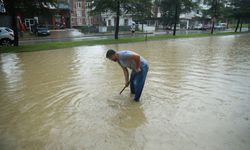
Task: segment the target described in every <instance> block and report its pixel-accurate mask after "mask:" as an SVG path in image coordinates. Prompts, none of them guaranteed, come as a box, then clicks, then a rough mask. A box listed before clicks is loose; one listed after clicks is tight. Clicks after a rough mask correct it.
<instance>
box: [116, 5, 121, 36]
mask: <svg viewBox="0 0 250 150" xmlns="http://www.w3.org/2000/svg"><path fill="white" fill-rule="evenodd" d="M119 21H120V1H119V0H118V1H117V7H116V25H115V39H116V40H118V33H119Z"/></svg>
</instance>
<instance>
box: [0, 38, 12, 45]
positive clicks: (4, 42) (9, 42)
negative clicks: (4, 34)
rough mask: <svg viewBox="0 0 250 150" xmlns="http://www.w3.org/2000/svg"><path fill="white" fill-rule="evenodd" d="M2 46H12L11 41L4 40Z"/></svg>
mask: <svg viewBox="0 0 250 150" xmlns="http://www.w3.org/2000/svg"><path fill="white" fill-rule="evenodd" d="M1 45H2V46H11V40H10V39H2V40H1Z"/></svg>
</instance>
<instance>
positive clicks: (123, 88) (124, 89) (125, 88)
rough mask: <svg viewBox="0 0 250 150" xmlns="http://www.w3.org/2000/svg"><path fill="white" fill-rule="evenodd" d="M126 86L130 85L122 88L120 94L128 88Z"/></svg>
mask: <svg viewBox="0 0 250 150" xmlns="http://www.w3.org/2000/svg"><path fill="white" fill-rule="evenodd" d="M128 84H129V82H128ZM126 87H128V86H126V85H125V86H124V88H123V89H122V90H121V92H120V94H122V92H123V91H124V90H125V89H126Z"/></svg>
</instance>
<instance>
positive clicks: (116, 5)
mask: <svg viewBox="0 0 250 150" xmlns="http://www.w3.org/2000/svg"><path fill="white" fill-rule="evenodd" d="M134 3H135V1H134V0H93V1H92V4H91V7H92V8H91V9H92V11H91V13H93V14H97V13H103V12H111V13H115V14H116V19H115V20H116V21H115V39H118V33H119V20H120V16H121V12H123V13H125V14H126V13H128V12H131V11H132V10H133V8H134V5H133V4H134Z"/></svg>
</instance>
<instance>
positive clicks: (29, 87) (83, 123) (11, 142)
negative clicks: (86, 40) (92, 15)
mask: <svg viewBox="0 0 250 150" xmlns="http://www.w3.org/2000/svg"><path fill="white" fill-rule="evenodd" d="M249 39H250V35H249V34H243V35H233V36H221V37H206V38H200V39H198V38H193V39H177V40H167V41H165V40H163V41H149V42H141V43H132V44H131V43H129V44H118V45H108V46H89V47H75V48H72V49H62V50H52V51H42V52H32V53H20V54H1V55H0V149H4V150H5V149H6V150H15V149H18V150H19V149H25V150H33V149H36V150H37V149H38V150H39V149H136V150H139V149H148V150H149V149H190V150H194V149H197V150H200V149H211V150H214V149H241V150H247V149H249V146H250V145H249V143H250V121H249V118H250V115H249V114H250V101H249V99H250V94H249V91H250V81H249V79H250V67H249V66H250V49H249V47H250V40H249ZM109 48H113V49H130V50H133V51H136V52H138V53H139V54H141V55H143V56H144V57H145V58H146V59H147V60H148V61H149V63H150V70H149V73H148V78H147V81H146V85H145V89H144V91H143V94H142V99H141V102H140V103H136V102H134V101H133V100H132V98H133V96H132V95H130V92H129V89H126V90H125V91H124V92H123V93H122V95H119V92H120V90H121V89H122V88H123V82H124V79H123V78H124V77H123V72H122V70H121V68H120V67H119V66H118V65H117V64H114V63H113V62H110V61H108V60H107V59H106V58H105V54H106V50H107V49H109Z"/></svg>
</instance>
